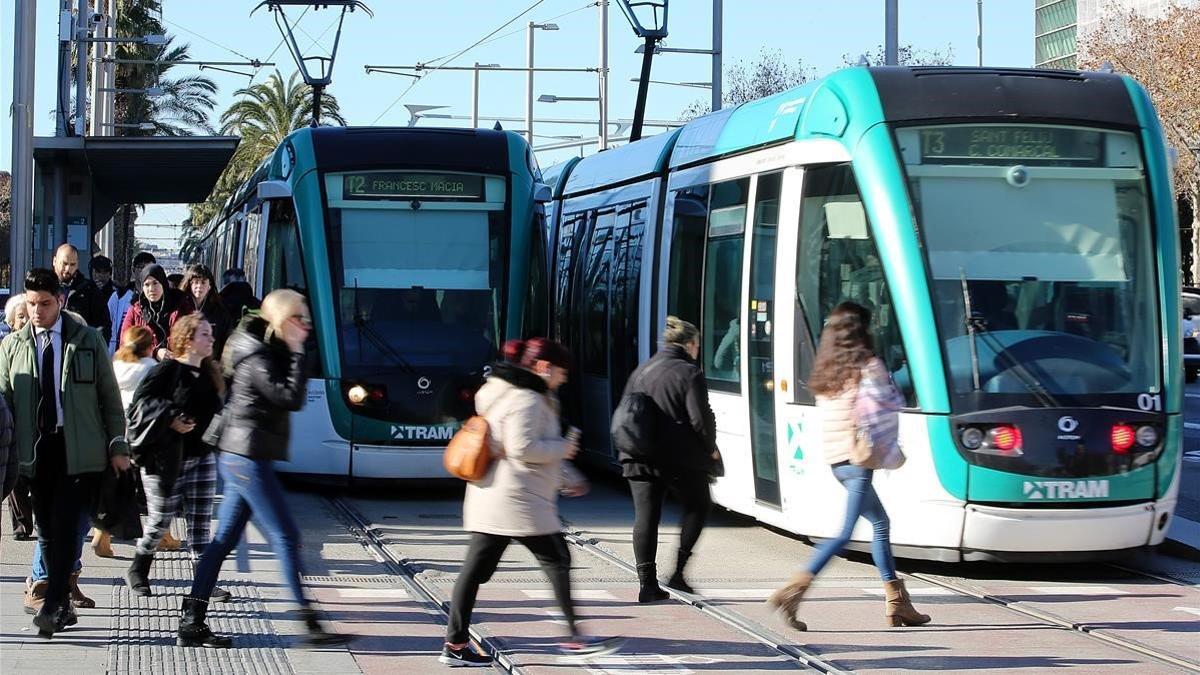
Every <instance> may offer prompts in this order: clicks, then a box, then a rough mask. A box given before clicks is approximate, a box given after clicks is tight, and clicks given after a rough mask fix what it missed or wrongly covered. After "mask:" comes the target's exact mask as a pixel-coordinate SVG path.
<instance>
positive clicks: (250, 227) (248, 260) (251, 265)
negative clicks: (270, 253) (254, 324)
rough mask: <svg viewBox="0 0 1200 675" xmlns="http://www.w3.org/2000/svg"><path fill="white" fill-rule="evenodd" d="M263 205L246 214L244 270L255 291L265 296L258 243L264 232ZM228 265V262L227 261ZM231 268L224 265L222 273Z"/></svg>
mask: <svg viewBox="0 0 1200 675" xmlns="http://www.w3.org/2000/svg"><path fill="white" fill-rule="evenodd" d="M262 209H263V207H262V204H259V205H258V206H257V207H256V208H255V209H254V210H253V211H250V212H249V213H247V214H246V253H245V256H244V257H243V261H244V262H243V264H242V270H243V271H244V272H245V273H246V281H249V282H250V285H251V286H254V287H255V288H254V290H255V291H256V292H258V293H259V295H263V292H262V288H260V287H258V286H257V284H258V256H259V250H258V242H259V234H260V233H261V232H262ZM226 263H228V261H226ZM227 267H229V265H224V266H223V267H222V270H221V271H222V272H224V271H225V269H226V268H227Z"/></svg>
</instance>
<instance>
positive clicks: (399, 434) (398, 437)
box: [392, 424, 455, 441]
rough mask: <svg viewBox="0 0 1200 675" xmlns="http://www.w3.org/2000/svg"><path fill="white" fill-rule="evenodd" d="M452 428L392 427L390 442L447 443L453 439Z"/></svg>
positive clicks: (397, 425)
mask: <svg viewBox="0 0 1200 675" xmlns="http://www.w3.org/2000/svg"><path fill="white" fill-rule="evenodd" d="M454 431H455V427H454V426H429V427H426V426H409V425H399V424H393V425H392V440H395V441H448V440H450V439H451V438H454Z"/></svg>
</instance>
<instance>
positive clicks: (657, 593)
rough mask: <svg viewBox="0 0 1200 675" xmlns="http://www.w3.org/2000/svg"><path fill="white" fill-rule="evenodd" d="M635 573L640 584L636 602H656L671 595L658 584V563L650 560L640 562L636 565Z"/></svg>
mask: <svg viewBox="0 0 1200 675" xmlns="http://www.w3.org/2000/svg"><path fill="white" fill-rule="evenodd" d="M637 574H638V582H639V583H640V584H641V589H640V590H639V591H638V602H658V601H659V600H666V599H667V598H669V597H671V595H670V594H669V593H667V592H666V591H664V590H663V589H662V588H661V587H660V586H659V585H658V565H655V564H654V563H652V562H648V563H641V564H640V565H638V566H637Z"/></svg>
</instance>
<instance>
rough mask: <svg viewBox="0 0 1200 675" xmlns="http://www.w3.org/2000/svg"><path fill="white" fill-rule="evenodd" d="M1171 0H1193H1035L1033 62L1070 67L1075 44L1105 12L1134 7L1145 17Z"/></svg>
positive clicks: (1192, 0)
mask: <svg viewBox="0 0 1200 675" xmlns="http://www.w3.org/2000/svg"><path fill="white" fill-rule="evenodd" d="M1173 4H1180V5H1195V4H1197V2H1196V0H1034V8H1033V12H1034V22H1033V24H1034V29H1033V30H1034V34H1033V64H1034V66H1036V67H1038V68H1062V69H1067V70H1073V69H1074V68H1075V67H1076V66H1077V64H1078V59H1077V56H1078V45H1082V44H1083V43H1084V42H1085V40H1086V38H1087V36H1088V34H1089V33H1091V32H1092V31H1093V30H1095V29H1096V27H1097V25H1098V24H1099V22H1100V20H1101V19H1102V18H1104V16H1105V15H1106V14H1109V13H1111V12H1114V11H1128V10H1133V11H1134V12H1136V13H1137V14H1141V15H1143V16H1147V17H1155V16H1159V15H1161V14H1162V13H1163V12H1164V11H1166V9H1167V8H1168V7H1170V6H1171V5H1173Z"/></svg>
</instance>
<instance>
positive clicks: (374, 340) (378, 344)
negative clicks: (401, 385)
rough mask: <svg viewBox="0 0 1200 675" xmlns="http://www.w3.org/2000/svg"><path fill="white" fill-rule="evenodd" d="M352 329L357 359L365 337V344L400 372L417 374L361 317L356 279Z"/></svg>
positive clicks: (401, 355)
mask: <svg viewBox="0 0 1200 675" xmlns="http://www.w3.org/2000/svg"><path fill="white" fill-rule="evenodd" d="M354 327H355V329H357V331H358V343H359V355H360V356H359V358H360V359H361V354H362V340H363V337H364V336H365V337H366V338H367V342H369V343H370V344H371V346H372V347H374V348H375V349H377V350H379V353H381V354H383V355H384V356H386V357H388V358H390V359H391V360H392V361H393V362H394V363H395V364H396V365H398V366H400V369H401V370H403V371H404V372H406V373H408V374H410V375H411V374H415V373H416V372H417V370H416V368H413V366H412V364H411V363H409V362H408V359H406V358H404V355H403V354H401V353H400V352H398V351H396V348H395V347H393V346H392V345H390V344H388V342H387V340H385V339H384V338H383V336H381V335H380V334H379V332H378V331H376V330H375V328H374V327H373V326H371V323H370V321H368V320H367V318H366V317H364V316H363V315H362V313H361V312H359V311H358V280H357V279H356V280H355V281H354Z"/></svg>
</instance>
